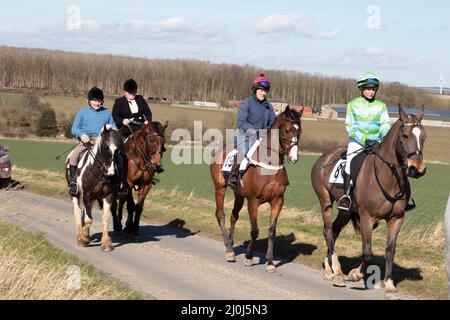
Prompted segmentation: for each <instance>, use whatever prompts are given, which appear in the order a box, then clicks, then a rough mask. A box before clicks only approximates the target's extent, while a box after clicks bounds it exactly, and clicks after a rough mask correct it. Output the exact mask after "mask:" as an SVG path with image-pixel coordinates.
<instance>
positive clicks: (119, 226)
mask: <svg viewBox="0 0 450 320" xmlns="http://www.w3.org/2000/svg"><path fill="white" fill-rule="evenodd" d="M117 201H119V203H120V200H117V199H114V200H113V201H112V203H111V213H112V217H113V230H114V232H117V233H118V232H120V231H122V217H121V218H120V220H119V218H118V216H119V213H118V206H117ZM120 216H122V214H120Z"/></svg>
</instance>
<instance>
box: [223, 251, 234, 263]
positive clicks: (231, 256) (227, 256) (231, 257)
mask: <svg viewBox="0 0 450 320" xmlns="http://www.w3.org/2000/svg"><path fill="white" fill-rule="evenodd" d="M225 259H227V261H228V262H236V256H235V255H234V252H227V253H225Z"/></svg>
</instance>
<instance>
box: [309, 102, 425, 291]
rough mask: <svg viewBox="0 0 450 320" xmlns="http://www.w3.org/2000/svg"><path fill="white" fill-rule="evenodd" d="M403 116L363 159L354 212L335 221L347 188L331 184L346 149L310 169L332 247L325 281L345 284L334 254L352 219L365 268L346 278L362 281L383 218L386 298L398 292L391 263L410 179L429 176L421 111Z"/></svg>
mask: <svg viewBox="0 0 450 320" xmlns="http://www.w3.org/2000/svg"><path fill="white" fill-rule="evenodd" d="M399 116H400V118H399V119H398V120H397V121H396V122H395V124H394V125H393V126H392V128H391V130H390V131H389V132H388V134H387V135H386V137H385V138H384V141H383V143H382V144H380V146H379V148H378V149H375V150H374V153H372V154H368V155H367V158H366V159H365V161H364V163H363V165H362V167H361V170H360V172H359V174H358V177H357V179H356V181H355V184H354V189H353V205H352V208H351V210H350V212H345V211H341V210H339V212H338V215H337V217H336V219H335V220H334V222H333V221H332V207H333V202H334V201H335V200H336V199H339V198H340V197H341V196H342V195H343V190H342V189H338V188H336V187H335V186H334V185H333V184H330V183H329V182H328V179H329V177H330V174H331V171H332V169H333V167H334V166H333V165H329V164H330V163H333V162H336V161H335V160H338V159H339V157H340V155H341V154H342V153H343V152H344V151H345V148H338V149H333V150H331V151H329V152H327V153H324V154H322V156H320V158H319V159H318V160H317V161H316V163H315V164H314V166H313V168H312V171H311V181H312V185H313V188H314V190H315V192H316V194H317V196H318V198H319V201H320V205H321V207H322V218H323V222H324V230H323V233H324V236H325V241H326V243H327V246H328V253H327V257H326V258H325V262H324V264H325V278H326V279H327V280H334V281H336V282H337V283H338V285H341V286H345V279H344V274H343V273H342V271H341V266H340V264H339V261H338V256H337V255H336V252H335V249H334V247H335V241H336V239H337V237H338V236H339V233H340V232H341V230H342V228H343V227H344V226H345V225H347V223H348V222H349V221H350V220H352V222H353V225H354V226H355V229H359V231H360V232H361V237H362V262H361V265H360V266H359V267H358V268H356V269H353V270H351V271H350V273H349V275H348V279H349V280H350V281H359V280H361V279H363V278H364V275H365V272H366V268H367V267H368V264H369V261H370V259H371V257H372V248H371V243H372V230H373V229H375V228H376V226H377V225H378V222H379V221H380V220H382V219H384V220H386V223H387V230H388V234H387V247H386V271H385V278H384V285H385V292H386V297H387V298H396V297H397V295H396V293H397V289H396V287H395V285H394V282H393V280H392V264H393V260H394V255H395V246H396V240H397V235H398V233H399V232H400V228H401V226H402V224H403V220H404V218H405V209H406V207H407V204H408V203H409V200H410V196H411V190H410V185H409V181H408V177H412V178H419V177H421V176H423V175H424V174H425V172H426V167H425V163H424V160H423V154H422V152H423V146H424V141H425V137H426V133H425V129H424V127H423V126H422V124H421V120H422V117H423V107H422V110H421V112H419V114H417V115H411V114H410V115H407V114H406V113H405V111H404V110H403V109H402V108H401V107H399Z"/></svg>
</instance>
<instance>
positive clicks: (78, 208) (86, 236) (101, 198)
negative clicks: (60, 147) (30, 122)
mask: <svg viewBox="0 0 450 320" xmlns="http://www.w3.org/2000/svg"><path fill="white" fill-rule="evenodd" d="M122 143H123V139H122V136H121V135H120V133H119V132H118V131H117V130H116V129H115V128H113V127H112V126H111V125H109V124H107V125H105V126H104V127H103V129H102V131H101V132H100V134H99V136H98V137H97V138H96V140H95V144H94V146H93V147H92V148H91V147H90V146H88V145H87V147H88V150H86V151H85V152H84V153H83V154H82V155H81V156H80V160H79V162H78V169H77V174H76V182H77V184H78V190H79V193H78V195H77V196H76V197H72V203H73V213H74V216H75V223H76V230H77V243H78V245H80V246H87V245H88V244H89V243H90V241H91V239H90V232H89V229H90V227H91V224H92V223H93V218H92V206H93V203H94V201H98V203H99V205H100V208H102V209H103V216H102V223H103V234H102V239H101V246H100V248H101V250H102V251H111V250H113V246H112V241H111V238H110V237H109V235H108V228H109V219H110V216H111V205H112V204H113V202H115V196H114V189H115V188H114V184H115V174H116V170H115V163H114V159H115V153H116V152H117V151H118V150H120V148H121V145H122ZM69 158H70V155H69V156H68V157H67V160H66V180H68V165H69ZM81 198H82V202H81V201H80V199H81Z"/></svg>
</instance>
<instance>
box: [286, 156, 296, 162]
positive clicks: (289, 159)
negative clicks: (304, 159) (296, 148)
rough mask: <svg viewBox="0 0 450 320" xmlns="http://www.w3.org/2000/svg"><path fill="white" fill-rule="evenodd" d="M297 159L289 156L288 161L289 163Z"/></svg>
mask: <svg viewBox="0 0 450 320" xmlns="http://www.w3.org/2000/svg"><path fill="white" fill-rule="evenodd" d="M297 161H298V157H289V158H288V162H289V163H296V162H297Z"/></svg>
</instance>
